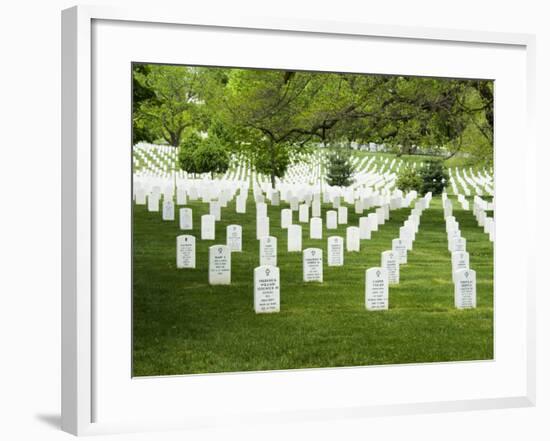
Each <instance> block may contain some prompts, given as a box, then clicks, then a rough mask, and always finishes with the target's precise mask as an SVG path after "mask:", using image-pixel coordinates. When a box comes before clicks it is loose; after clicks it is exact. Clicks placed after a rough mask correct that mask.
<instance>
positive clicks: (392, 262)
mask: <svg viewBox="0 0 550 441" xmlns="http://www.w3.org/2000/svg"><path fill="white" fill-rule="evenodd" d="M382 268H385V269H387V270H388V283H389V284H390V285H393V284H397V283H399V257H398V255H397V253H394V252H393V251H392V250H389V251H383V252H382Z"/></svg>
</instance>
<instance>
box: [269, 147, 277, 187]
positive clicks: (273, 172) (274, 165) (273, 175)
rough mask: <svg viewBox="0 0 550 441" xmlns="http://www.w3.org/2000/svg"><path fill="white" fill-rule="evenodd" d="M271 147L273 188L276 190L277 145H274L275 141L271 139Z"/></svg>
mask: <svg viewBox="0 0 550 441" xmlns="http://www.w3.org/2000/svg"><path fill="white" fill-rule="evenodd" d="M270 149H271V188H272V189H273V190H275V168H276V164H275V146H274V145H273V141H271V145H270Z"/></svg>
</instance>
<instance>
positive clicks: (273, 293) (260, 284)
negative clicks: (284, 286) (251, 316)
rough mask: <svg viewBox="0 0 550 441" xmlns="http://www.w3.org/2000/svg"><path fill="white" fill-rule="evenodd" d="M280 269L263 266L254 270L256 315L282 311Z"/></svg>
mask: <svg viewBox="0 0 550 441" xmlns="http://www.w3.org/2000/svg"><path fill="white" fill-rule="evenodd" d="M280 285H281V279H280V276H279V268H277V267H276V266H272V265H262V266H259V267H257V268H255V269H254V311H255V312H256V314H261V313H269V312H279V311H280V310H281V293H280Z"/></svg>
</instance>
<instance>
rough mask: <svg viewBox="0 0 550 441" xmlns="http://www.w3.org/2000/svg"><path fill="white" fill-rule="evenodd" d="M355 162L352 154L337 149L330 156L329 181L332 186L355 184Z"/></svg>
mask: <svg viewBox="0 0 550 441" xmlns="http://www.w3.org/2000/svg"><path fill="white" fill-rule="evenodd" d="M354 171H355V170H354V167H353V164H352V163H351V161H350V155H349V154H348V153H345V152H344V151H343V150H337V151H336V152H334V153H331V154H329V156H328V169H327V183H328V184H329V185H331V186H339V187H349V186H350V185H351V184H353V172H354Z"/></svg>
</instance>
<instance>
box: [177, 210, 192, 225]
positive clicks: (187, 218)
mask: <svg viewBox="0 0 550 441" xmlns="http://www.w3.org/2000/svg"><path fill="white" fill-rule="evenodd" d="M192 229H193V210H192V209H191V208H180V230H192Z"/></svg>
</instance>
